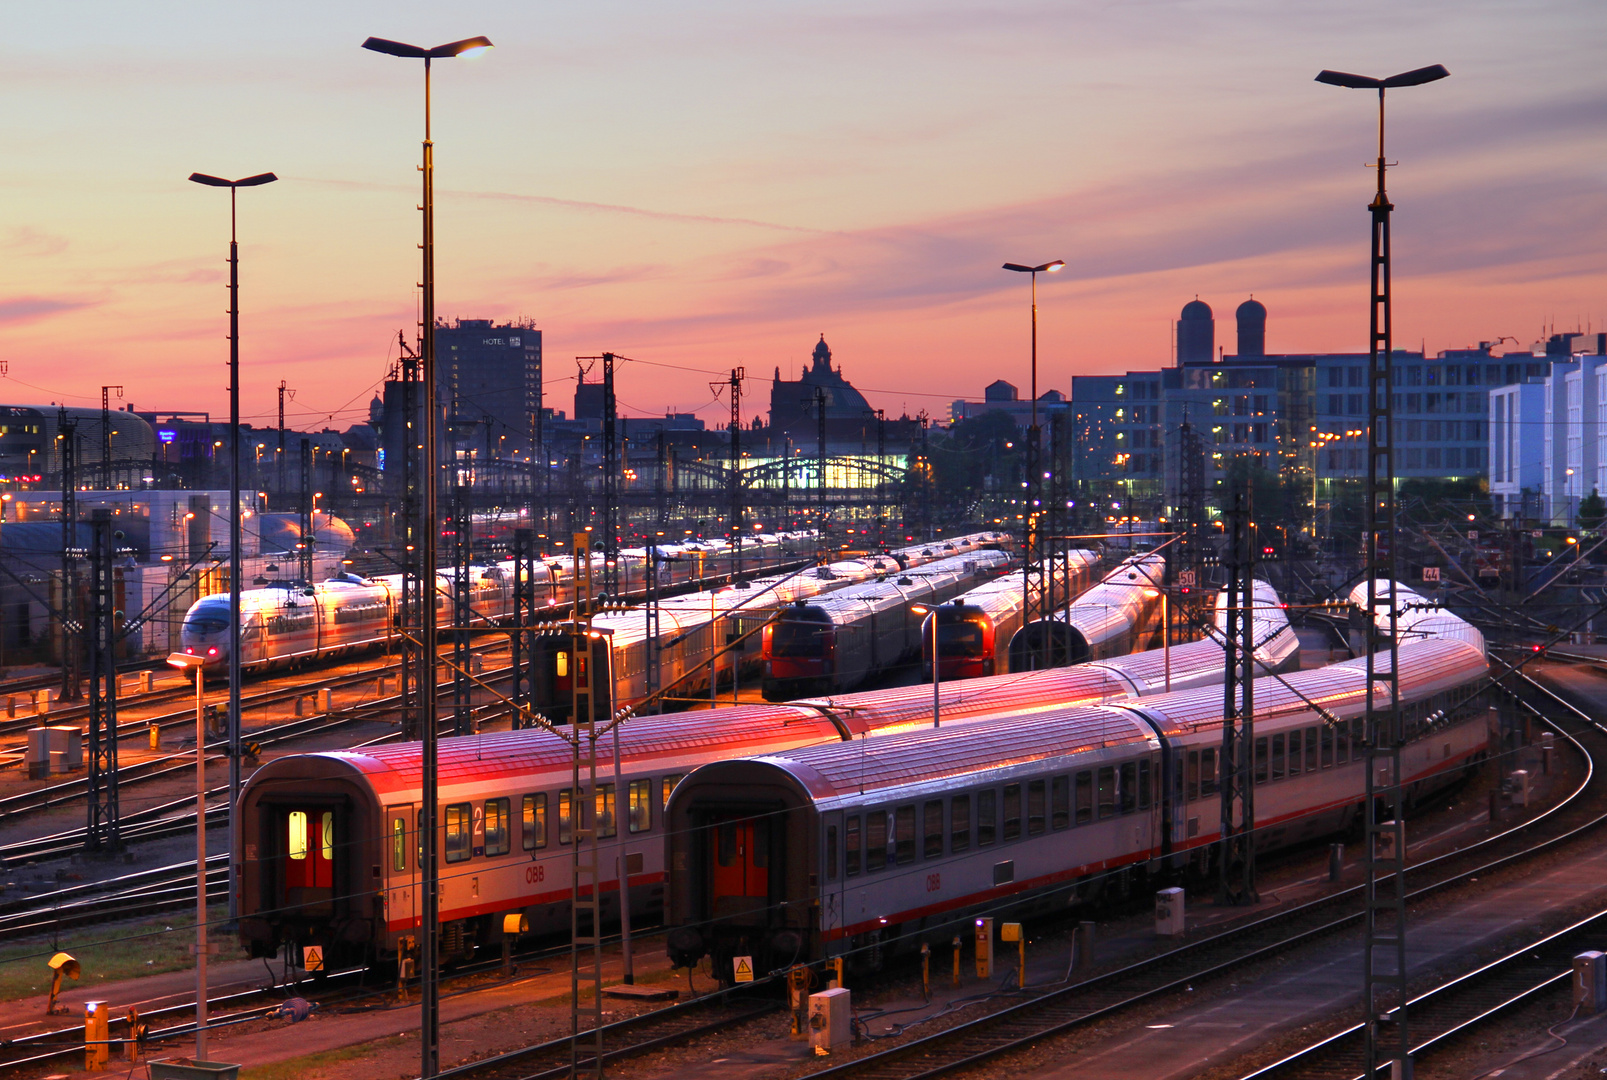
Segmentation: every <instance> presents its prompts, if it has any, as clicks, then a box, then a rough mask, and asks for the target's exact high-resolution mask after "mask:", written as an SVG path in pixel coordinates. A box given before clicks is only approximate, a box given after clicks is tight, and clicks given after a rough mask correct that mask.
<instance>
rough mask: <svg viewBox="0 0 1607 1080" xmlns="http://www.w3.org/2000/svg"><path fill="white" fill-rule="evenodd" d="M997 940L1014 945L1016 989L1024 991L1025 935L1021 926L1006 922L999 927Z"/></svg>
mask: <svg viewBox="0 0 1607 1080" xmlns="http://www.w3.org/2000/svg"><path fill="white" fill-rule="evenodd" d="M999 940H1000V941H1013V942H1015V943H1016V987H1017V988H1018V989H1025V988H1026V985H1027V935H1026V934H1025V933H1024V932H1023V931H1022V929H1021V924H1020V923H1018V922H1007V923H1005V924H1004V925H1002V926H1000V927H999Z"/></svg>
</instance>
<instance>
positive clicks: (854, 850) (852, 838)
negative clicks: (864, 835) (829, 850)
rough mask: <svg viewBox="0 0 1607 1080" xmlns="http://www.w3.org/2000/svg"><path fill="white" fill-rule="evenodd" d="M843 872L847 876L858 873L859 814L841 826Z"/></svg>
mask: <svg viewBox="0 0 1607 1080" xmlns="http://www.w3.org/2000/svg"><path fill="white" fill-rule="evenodd" d="M843 862H844V866H843V869H844V872H845V873H847V875H848V876H849V877H853V876H854V875H855V874H857V873H859V815H857V814H855V815H854V816H853V817H851V818H849V819H848V821H847V822H846V823H845V824H844V826H843Z"/></svg>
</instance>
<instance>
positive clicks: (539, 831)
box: [519, 791, 547, 851]
mask: <svg viewBox="0 0 1607 1080" xmlns="http://www.w3.org/2000/svg"><path fill="white" fill-rule="evenodd" d="M519 817H520V821H521V823H522V830H523V832H524V849H525V850H526V851H535V850H537V849H538V848H544V847H546V846H547V793H546V792H544V791H543V792H540V793H538V794H535V795H526V796H525V797H524V801H523V805H522V806H521V807H520V809H519Z"/></svg>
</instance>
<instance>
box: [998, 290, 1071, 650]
mask: <svg viewBox="0 0 1607 1080" xmlns="http://www.w3.org/2000/svg"><path fill="white" fill-rule="evenodd" d="M1065 265H1066V261H1065V260H1064V259H1055V260H1054V261H1053V262H1046V263H1043V264H1042V265H1040V266H1023V265H1022V264H1021V263H1005V264H1004V268H1005V269H1006V270H1012V271H1014V272H1016V273H1018V274H1030V275H1031V277H1032V424H1031V426H1030V427H1028V428H1027V509H1026V513H1025V514H1023V515H1022V521H1023V522H1024V524H1025V525H1026V535H1025V538H1024V539H1025V542H1024V543H1023V544H1022V556H1023V560H1024V561H1023V562H1022V564H1021V621H1022V624H1023V625H1025V624H1026V623H1029V622H1031V621H1032V617H1033V603H1032V579H1033V577H1034V576H1036V577H1037V578H1038V612H1039V614H1041V615H1047V614H1048V613H1050V612H1051V611H1053V609H1054V603H1053V600H1052V599H1051V598H1050V597H1049V596H1047V595H1046V594H1047V592H1048V586H1049V580H1048V578H1047V577H1046V575H1045V574H1044V571H1043V567H1042V566H1041V565H1040V564H1041V563H1042V561H1043V560H1042V557H1041V555H1042V553H1041V552H1040V551H1039V546H1040V545H1039V543H1038V507H1039V504H1040V503H1041V502H1042V500H1041V499H1039V498H1038V492H1039V490H1040V488H1041V487H1042V484H1043V476H1042V472H1043V467H1042V465H1041V464H1040V463H1039V437H1040V435H1041V431H1040V430H1039V428H1038V275H1039V274H1052V273H1054V272H1055V271H1057V270H1059V269H1060V268H1061V267H1063V266H1065ZM1043 666H1044V667H1048V666H1049V639H1048V637H1047V636H1045V638H1044V654H1043Z"/></svg>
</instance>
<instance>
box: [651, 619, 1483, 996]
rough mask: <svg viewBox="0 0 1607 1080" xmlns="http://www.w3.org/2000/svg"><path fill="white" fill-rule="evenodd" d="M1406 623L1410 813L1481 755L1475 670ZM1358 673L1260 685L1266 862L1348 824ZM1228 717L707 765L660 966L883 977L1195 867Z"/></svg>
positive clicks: (1356, 745) (1074, 714)
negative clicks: (739, 959) (916, 956)
mask: <svg viewBox="0 0 1607 1080" xmlns="http://www.w3.org/2000/svg"><path fill="white" fill-rule="evenodd" d="M1402 593H1403V603H1404V602H1416V601H1419V600H1420V598H1418V597H1416V596H1415V595H1412V596H1410V597H1405V595H1404V594H1405V591H1404V590H1402ZM1401 622H1402V625H1403V627H1404V626H1406V624H1407V623H1408V622H1410V623H1411V624H1413V625H1412V627H1411V631H1410V635H1409V637H1408V634H1406V633H1403V644H1402V645H1401V646H1400V652H1399V656H1400V680H1399V687H1400V694H1401V698H1402V701H1403V703H1404V709H1405V719H1406V736H1407V742H1406V745H1405V749H1404V752H1403V754H1402V760H1403V777H1404V783H1405V785H1406V788H1407V794H1408V798H1409V801H1410V800H1416V799H1418V798H1421V797H1422V796H1423V795H1424V794H1426V793H1428V792H1431V791H1434V790H1436V789H1438V788H1440V787H1442V786H1444V785H1446V784H1448V783H1451V782H1453V781H1454V780H1456V779H1457V778H1459V777H1461V776H1462V775H1464V774H1466V773H1467V772H1468V771H1469V770H1470V769H1471V768H1472V767H1474V766H1475V765H1476V764H1477V762H1479V761H1480V760H1481V758H1482V756H1483V755H1484V754H1485V752H1486V750H1487V745H1488V739H1489V732H1488V710H1487V709H1486V708H1485V707H1484V706H1483V705H1482V704H1481V703H1480V702H1479V701H1478V700H1477V698H1476V695H1477V694H1478V691H1479V689H1480V687H1481V684H1482V681H1483V679H1484V676H1485V673H1486V660H1485V653H1484V648H1483V641H1482V639H1481V638H1480V637H1479V635H1478V632H1477V631H1476V630H1474V629H1473V628H1472V627H1470V626H1468V624H1467V623H1465V622H1463V621H1462V620H1461V619H1458V618H1456V617H1455V616H1452V615H1450V614H1449V613H1447V612H1444V611H1441V610H1434V611H1416V612H1411V613H1403V616H1402V620H1401ZM1364 664H1365V660H1364V659H1362V660H1351V661H1346V662H1344V663H1341V664H1335V665H1332V666H1329V667H1325V668H1321V669H1317V670H1313V671H1306V672H1300V673H1297V674H1293V675H1289V676H1284V677H1282V679H1274V678H1260V679H1257V680H1256V683H1255V698H1254V702H1255V730H1254V746H1253V748H1252V750H1253V771H1254V777H1253V779H1254V790H1255V812H1256V841H1255V842H1256V845H1257V847H1258V848H1275V847H1280V846H1284V845H1288V844H1293V843H1297V842H1300V841H1302V840H1307V839H1310V838H1313V837H1317V836H1321V835H1325V834H1329V833H1332V832H1335V831H1337V830H1340V829H1343V828H1345V827H1346V826H1347V825H1348V824H1349V823H1350V822H1351V821H1353V820H1354V818H1355V816H1356V815H1357V814H1358V813H1360V812H1361V810H1362V808H1363V801H1364V798H1365V790H1366V777H1365V764H1364V760H1363V754H1362V749H1361V746H1362V723H1363V716H1364V713H1365V708H1366V694H1367V692H1368V691H1367V680H1366V674H1365V668H1364ZM1313 701H1315V702H1319V703H1321V705H1322V706H1323V708H1324V709H1325V710H1326V712H1327V716H1324V715H1323V714H1322V713H1319V712H1318V711H1317V710H1315V709H1313V707H1312V706H1311V705H1310V704H1309V702H1313ZM1222 712H1223V709H1222V691H1221V689H1220V688H1219V687H1209V688H1207V687H1201V688H1199V689H1194V690H1184V691H1180V692H1174V693H1172V694H1162V695H1158V696H1155V697H1151V698H1145V699H1139V700H1137V701H1132V702H1128V703H1123V704H1115V703H1113V704H1109V705H1104V706H1076V707H1069V708H1052V709H1049V710H1039V711H1036V712H1033V713H1031V714H1030V715H1011V714H997V715H995V716H992V717H990V718H988V719H984V720H979V721H977V722H975V723H971V724H965V725H961V726H959V727H956V728H949V727H944V728H940V729H926V730H921V731H906V732H902V733H898V734H890V735H888V736H886V737H884V738H880V739H872V740H869V741H866V742H864V743H856V744H854V745H852V746H843V745H838V744H831V745H818V746H813V747H800V748H798V749H796V750H791V751H787V752H785V753H780V754H767V755H762V756H754V757H750V758H747V759H743V760H728V761H723V762H719V763H715V764H710V765H707V766H704V767H703V768H701V769H699V770H698V771H696V772H694V773H693V774H691V775H690V776H688V777H687V778H685V779H684V780H683V781H681V783H680V785H679V786H678V787H677V788H676V790H675V793H674V795H673V797H672V798H671V800H670V804H669V807H668V812H667V816H668V818H669V826H670V828H669V833H668V835H667V842H668V846H669V852H668V856H667V858H668V862H669V865H670V866H671V867H673V868H674V871H673V873H672V874H671V888H670V892H669V911H668V919H667V921H668V923H669V925H670V927H671V929H670V934H669V937H668V946H669V951H670V955H671V958H672V960H673V961H674V962H675V963H676V964H678V965H686V964H690V963H695V962H696V961H698V960H699V959H701V958H702V957H704V956H711V957H712V958H713V963H714V970H715V972H716V974H717V975H719V976H720V977H722V978H723V979H727V980H729V978H730V972H731V967H730V964H731V958H732V957H733V956H751V957H752V958H753V959H754V962H755V963H756V964H757V965H759V967H760V968H761V969H770V968H775V967H779V966H784V965H787V964H790V963H794V962H798V961H815V960H820V959H824V958H827V957H832V956H846V957H849V958H851V959H852V960H853V961H855V962H859V963H867V962H868V963H870V964H873V965H874V964H875V963H877V962H879V959H880V957H881V956H882V954H883V953H884V952H885V951H886V950H888V949H895V948H897V949H901V948H912V947H915V946H917V945H918V944H919V943H920V942H922V941H927V942H931V943H937V942H947V941H948V940H949V938H950V937H951V936H952V935H953V934H954V933H955V932H957V930H958V929H959V927H960V926H961V924H962V923H963V922H964V921H966V920H969V919H971V918H973V917H975V916H978V915H982V914H988V915H1011V916H1018V915H1026V914H1032V913H1041V912H1045V911H1050V910H1055V909H1062V910H1063V909H1065V908H1066V907H1067V906H1068V905H1070V904H1074V903H1076V902H1078V901H1079V900H1081V899H1084V898H1086V897H1089V896H1091V895H1094V894H1095V893H1096V892H1098V891H1099V890H1101V889H1103V888H1105V887H1108V885H1109V884H1110V883H1111V882H1113V881H1116V882H1120V883H1123V884H1128V885H1139V884H1142V883H1143V882H1144V881H1145V879H1154V878H1156V877H1158V876H1159V875H1161V874H1162V873H1165V872H1177V871H1180V870H1183V869H1185V868H1187V867H1188V866H1190V865H1191V864H1192V865H1193V866H1195V867H1196V868H1202V869H1203V868H1208V867H1209V866H1210V864H1211V863H1212V861H1213V860H1214V858H1215V852H1216V851H1217V841H1218V840H1219V837H1220V827H1219V826H1220V823H1219V812H1220V794H1219V789H1218V784H1219V770H1218V768H1217V760H1216V757H1217V754H1218V752H1219V748H1220V746H1221V739H1222Z"/></svg>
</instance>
